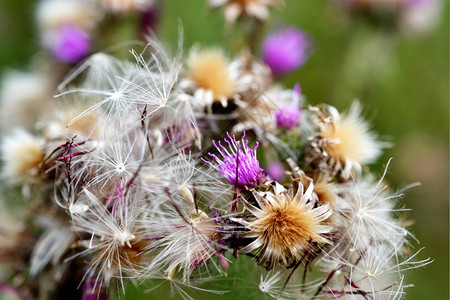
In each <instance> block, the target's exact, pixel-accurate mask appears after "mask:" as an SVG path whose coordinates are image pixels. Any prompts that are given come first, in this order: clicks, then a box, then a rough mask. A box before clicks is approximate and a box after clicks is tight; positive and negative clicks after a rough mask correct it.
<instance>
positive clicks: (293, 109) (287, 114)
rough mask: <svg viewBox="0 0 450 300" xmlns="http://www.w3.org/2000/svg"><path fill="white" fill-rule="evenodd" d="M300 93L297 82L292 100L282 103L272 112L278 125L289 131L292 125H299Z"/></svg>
mask: <svg viewBox="0 0 450 300" xmlns="http://www.w3.org/2000/svg"><path fill="white" fill-rule="evenodd" d="M300 94H301V89H300V84H298V83H297V84H296V85H295V87H294V91H293V94H292V102H291V103H288V104H285V105H283V106H282V107H281V108H280V109H279V110H278V111H275V112H274V113H273V114H274V116H275V119H276V122H277V126H278V127H281V128H285V129H286V130H287V131H289V130H291V129H292V127H295V126H298V125H300V108H299V98H300Z"/></svg>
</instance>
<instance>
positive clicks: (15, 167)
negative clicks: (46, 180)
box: [1, 129, 44, 184]
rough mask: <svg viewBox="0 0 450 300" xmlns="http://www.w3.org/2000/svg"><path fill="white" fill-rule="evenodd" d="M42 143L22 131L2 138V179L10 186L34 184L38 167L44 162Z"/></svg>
mask: <svg viewBox="0 0 450 300" xmlns="http://www.w3.org/2000/svg"><path fill="white" fill-rule="evenodd" d="M42 147H43V141H41V140H40V139H39V138H37V137H34V136H32V135H31V134H30V133H28V132H27V131H25V130H23V129H17V130H15V131H13V132H12V133H11V134H10V135H8V136H6V137H4V138H3V140H2V143H1V158H2V161H3V170H2V177H3V178H4V180H5V181H6V182H8V183H10V184H19V183H20V184H23V183H32V182H36V180H37V179H38V178H37V176H38V175H39V165H40V163H41V162H42V161H43V160H44V152H43V148H42Z"/></svg>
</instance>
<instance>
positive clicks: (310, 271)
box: [0, 0, 429, 299]
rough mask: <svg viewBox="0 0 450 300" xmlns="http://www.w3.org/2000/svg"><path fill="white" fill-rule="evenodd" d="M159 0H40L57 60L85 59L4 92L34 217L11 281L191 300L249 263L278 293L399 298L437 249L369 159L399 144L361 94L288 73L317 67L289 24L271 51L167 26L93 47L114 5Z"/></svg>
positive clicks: (50, 290) (256, 13) (138, 9)
mask: <svg viewBox="0 0 450 300" xmlns="http://www.w3.org/2000/svg"><path fill="white" fill-rule="evenodd" d="M210 2H211V4H212V5H213V6H223V8H224V12H225V17H226V20H227V21H228V22H234V21H236V19H238V18H248V19H249V20H250V21H251V22H261V21H264V20H267V19H268V17H269V10H268V7H269V6H273V5H275V4H277V3H279V1H210ZM152 5H157V3H156V2H155V1H106V0H103V1H89V2H86V3H84V2H82V1H73V0H70V1H66V2H64V3H62V1H61V0H43V1H42V2H41V4H40V6H39V12H38V16H39V18H38V22H39V24H40V29H41V30H42V44H43V45H44V46H45V47H46V48H47V49H48V50H50V52H49V53H51V54H52V55H53V58H49V57H46V58H43V59H49V63H50V65H51V64H53V65H51V66H53V67H54V68H55V69H57V68H58V67H61V64H63V65H65V66H66V67H70V65H72V64H73V63H78V62H80V64H79V65H78V66H77V67H76V68H75V69H74V70H73V71H68V69H69V68H67V69H66V72H65V73H64V74H63V75H61V76H60V77H59V78H58V77H57V76H56V75H55V74H54V72H50V73H51V74H52V75H53V76H54V77H51V74H46V73H45V72H41V73H39V72H38V71H35V72H34V73H33V74H32V75H30V74H25V75H23V74H20V73H17V74H14V76H13V75H11V76H8V77H6V79H5V80H4V87H3V90H2V93H1V95H2V99H1V101H2V104H1V105H2V107H13V108H14V112H15V113H14V114H11V115H8V116H6V115H5V118H7V119H6V122H5V124H6V125H5V126H2V131H3V132H4V133H5V134H6V135H5V137H4V138H3V140H2V141H1V147H0V149H1V159H2V171H1V176H2V178H4V184H5V189H6V190H8V191H16V192H17V194H19V196H18V197H17V198H19V199H22V200H23V201H21V202H20V204H18V205H17V206H18V207H20V208H23V211H24V212H26V213H22V214H20V216H18V217H17V220H16V221H15V222H14V221H13V222H12V223H13V224H14V225H11V226H8V224H7V223H5V224H3V223H2V224H1V227H2V228H1V230H0V239H1V241H2V242H1V243H0V263H1V264H2V265H4V266H5V270H6V271H5V272H2V273H1V274H0V281H2V282H5V284H3V283H2V284H1V285H0V292H5V293H11V294H13V295H15V296H17V297H19V298H24V299H25V298H26V299H95V298H97V299H107V298H108V297H112V296H113V295H114V293H117V292H119V293H126V291H127V284H128V283H130V282H133V283H143V282H150V284H151V285H152V286H151V288H150V291H151V290H153V289H156V288H158V287H159V286H160V285H162V284H163V283H164V282H169V283H170V284H171V287H172V288H173V290H175V291H177V292H178V293H179V294H180V296H181V297H183V298H186V299H192V297H191V296H190V295H189V294H188V292H187V291H186V290H189V289H195V290H200V291H205V292H208V291H209V292H213V293H219V294H220V293H223V292H224V291H223V290H225V288H223V289H219V290H215V289H214V290H209V289H205V288H201V287H200V286H199V284H200V282H201V281H204V280H205V279H207V280H210V281H214V280H215V279H217V277H218V276H221V277H223V276H226V275H227V274H228V273H232V272H231V270H232V268H233V265H238V267H239V264H240V261H242V259H245V258H249V259H250V262H251V263H254V264H255V265H257V266H258V269H257V270H258V271H257V273H258V277H259V279H258V280H259V282H258V283H257V284H256V286H257V287H258V290H259V291H260V292H261V293H262V294H264V295H265V296H268V297H272V298H283V299H284V298H295V299H298V298H307V299H319V298H321V299H328V298H330V296H334V297H338V298H339V297H343V296H348V298H358V297H359V296H362V297H363V298H366V299H368V298H377V299H378V298H380V297H381V298H386V295H387V297H388V298H389V299H391V298H392V299H394V298H395V299H397V298H400V297H401V296H402V295H403V294H404V290H403V287H404V284H403V278H404V275H403V271H405V270H407V269H410V268H413V267H418V266H421V265H425V264H427V263H428V262H429V260H425V261H416V260H414V258H415V254H412V255H411V252H409V248H410V247H411V243H410V240H409V238H410V237H412V235H411V233H409V231H408V230H407V229H406V228H405V225H406V224H405V223H402V222H400V220H401V219H400V217H401V213H402V212H403V211H404V210H405V209H404V208H401V206H400V205H399V203H398V202H399V199H400V198H401V196H402V192H393V191H391V190H390V188H389V187H388V186H387V185H386V184H385V183H384V181H383V179H384V176H383V177H382V178H380V179H375V178H373V176H372V175H371V174H370V172H369V170H368V168H366V166H367V165H368V164H370V163H373V162H375V161H376V159H377V158H378V157H379V156H380V154H381V152H382V149H383V148H385V147H386V146H388V144H387V143H385V142H382V141H380V140H379V139H378V136H377V135H376V134H375V133H373V132H372V131H371V130H370V126H369V124H368V122H367V121H365V120H364V119H363V118H362V116H361V108H360V106H359V105H358V104H357V103H355V104H354V105H353V106H352V107H351V108H350V110H349V111H348V112H347V113H343V114H340V113H339V112H338V111H337V109H336V108H334V107H333V106H331V105H326V104H321V105H316V106H312V105H308V104H307V102H306V100H305V99H304V97H303V94H302V92H301V89H300V85H299V84H296V85H295V87H294V88H293V89H287V90H285V89H283V88H282V87H281V86H280V85H278V84H274V83H273V82H274V81H275V82H276V80H277V78H279V76H280V75H282V74H286V73H288V72H291V71H294V70H296V69H298V68H299V67H301V66H302V65H303V64H304V63H305V61H306V59H307V58H308V56H309V54H310V53H309V52H308V51H307V49H306V48H308V47H309V45H310V41H309V39H308V38H307V37H306V35H304V34H303V33H302V32H301V31H298V30H296V29H286V30H282V31H281V32H278V33H273V34H271V35H270V36H269V37H268V38H267V39H265V41H264V42H263V44H262V50H263V51H262V55H261V57H259V56H258V55H256V53H253V52H251V51H250V50H249V49H243V50H242V51H241V52H239V53H238V54H236V55H235V56H234V58H232V57H233V55H229V54H227V53H226V52H225V51H224V50H223V49H222V48H219V47H215V48H206V47H204V48H202V47H199V46H198V45H194V46H193V47H192V48H191V49H190V51H189V52H188V54H187V55H186V57H183V54H182V53H181V51H179V53H178V55H176V56H172V55H171V54H170V52H169V51H168V50H167V49H166V48H165V47H164V46H163V45H162V44H161V42H159V41H158V40H157V39H156V38H155V37H147V40H146V46H145V47H143V48H139V49H137V50H132V51H131V54H132V55H130V56H129V57H128V58H127V59H123V58H118V57H115V56H113V55H109V54H106V53H101V52H98V53H95V54H92V55H89V54H90V53H91V52H92V51H94V49H95V47H94V46H95V45H94V41H95V39H94V38H93V37H94V36H95V35H96V34H99V32H100V31H99V30H100V28H101V25H100V23H101V21H102V18H104V17H105V16H108V14H112V15H114V16H115V17H116V18H120V16H121V15H123V14H124V13H129V14H133V13H134V14H141V13H144V12H148V9H150V7H151V6H152ZM105 18H106V17H105ZM255 18H256V19H257V20H255ZM180 48H181V46H180ZM55 58H56V59H57V60H59V61H58V62H55V60H54V59H55ZM48 69H51V68H48ZM39 74H40V75H39ZM55 82H57V83H59V82H60V84H59V85H58V86H56V83H55ZM44 83H45V84H44ZM19 86H23V87H25V86H26V87H36V89H33V90H34V91H35V92H34V93H33V94H30V92H29V91H28V89H27V88H18V87H19ZM56 90H58V91H57V92H56ZM11 94H14V95H13V97H9V96H10V95H11ZM52 94H57V100H55V99H52ZM11 101H15V103H14V105H13V104H12V103H11ZM30 107H32V108H33V109H34V110H35V111H33V115H32V116H30V115H29V114H30V112H29V111H28V109H29V108H30ZM268 161H272V163H271V164H267V165H271V166H272V167H270V168H269V167H268V168H266V169H267V171H265V170H264V169H263V168H262V167H263V166H264V165H266V162H268ZM18 187H19V188H20V189H17V188H18ZM10 194H11V193H5V197H7V196H8V195H10ZM18 202H19V201H18ZM2 206H3V204H1V206H0V207H2ZM4 212H5V210H4V209H1V214H4ZM2 220H3V218H2ZM5 220H6V217H5ZM4 233H5V234H4ZM313 262H314V264H313ZM301 266H302V267H301ZM219 280H221V279H219ZM158 281H161V283H160V284H157V283H156V282H158ZM77 287H78V288H77Z"/></svg>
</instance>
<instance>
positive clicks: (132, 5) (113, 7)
mask: <svg viewBox="0 0 450 300" xmlns="http://www.w3.org/2000/svg"><path fill="white" fill-rule="evenodd" d="M97 1H98V2H99V3H100V5H102V7H103V8H104V9H106V10H108V11H110V12H112V13H125V12H130V11H144V10H145V9H148V8H149V7H151V6H153V5H155V2H156V1H155V0H97Z"/></svg>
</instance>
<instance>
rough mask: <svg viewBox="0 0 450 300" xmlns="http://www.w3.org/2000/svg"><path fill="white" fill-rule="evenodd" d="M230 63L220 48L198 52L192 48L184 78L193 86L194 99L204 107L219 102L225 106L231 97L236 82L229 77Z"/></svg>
mask: <svg viewBox="0 0 450 300" xmlns="http://www.w3.org/2000/svg"><path fill="white" fill-rule="evenodd" d="M229 64H230V61H229V59H228V58H227V57H226V56H225V53H224V52H223V50H222V49H220V48H210V49H203V50H199V49H197V48H193V49H192V50H191V51H190V53H189V57H188V59H187V70H186V77H187V78H188V79H190V81H191V85H193V86H195V88H196V90H195V92H194V97H195V98H197V99H199V100H203V101H202V102H204V103H205V106H210V105H211V104H212V103H213V102H214V101H219V102H221V103H222V105H223V106H227V101H228V99H229V98H231V97H232V96H233V93H234V89H235V86H236V82H235V81H234V79H233V78H232V77H231V74H230V68H229Z"/></svg>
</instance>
